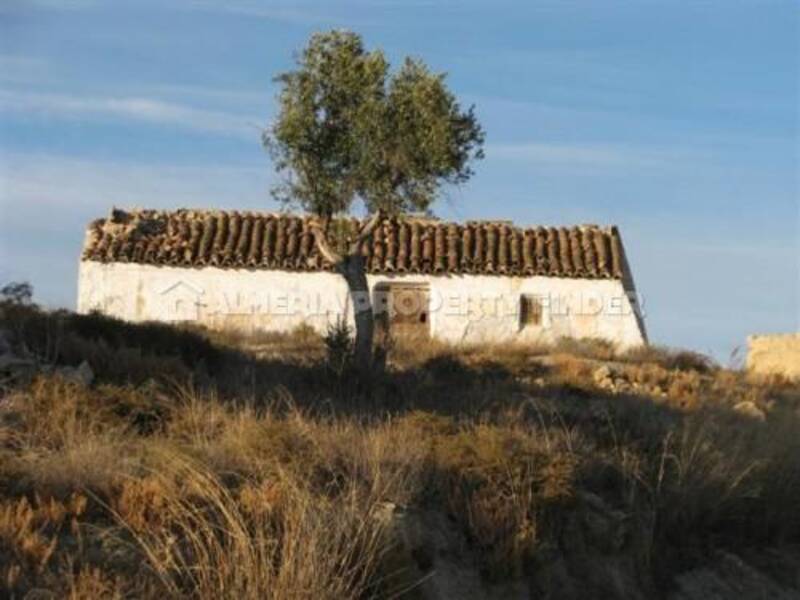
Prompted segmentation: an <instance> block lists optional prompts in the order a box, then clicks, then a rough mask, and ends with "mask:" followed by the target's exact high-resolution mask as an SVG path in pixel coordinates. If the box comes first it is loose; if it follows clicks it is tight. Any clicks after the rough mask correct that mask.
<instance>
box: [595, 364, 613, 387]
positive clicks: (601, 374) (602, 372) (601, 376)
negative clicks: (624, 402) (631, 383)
mask: <svg viewBox="0 0 800 600" xmlns="http://www.w3.org/2000/svg"><path fill="white" fill-rule="evenodd" d="M611 375H612V373H611V368H610V367H609V366H608V365H603V366H600V367H597V368H596V369H595V370H594V372H593V373H592V379H594V382H595V383H596V384H597V385H601V384H603V383H604V382H606V381H610V380H611Z"/></svg>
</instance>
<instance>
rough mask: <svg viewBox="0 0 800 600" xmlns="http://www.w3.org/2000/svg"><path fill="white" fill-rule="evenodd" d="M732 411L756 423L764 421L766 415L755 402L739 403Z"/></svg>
mask: <svg viewBox="0 0 800 600" xmlns="http://www.w3.org/2000/svg"><path fill="white" fill-rule="evenodd" d="M733 410H734V411H736V412H737V413H739V414H740V415H742V416H745V417H749V418H751V419H755V420H757V421H766V419H767V414H766V413H765V412H764V411H763V410H761V409H760V408H759V407H758V406H757V405H756V403H755V402H752V401H750V400H744V401H742V402H739V403H738V404H736V405H735V406H734V407H733Z"/></svg>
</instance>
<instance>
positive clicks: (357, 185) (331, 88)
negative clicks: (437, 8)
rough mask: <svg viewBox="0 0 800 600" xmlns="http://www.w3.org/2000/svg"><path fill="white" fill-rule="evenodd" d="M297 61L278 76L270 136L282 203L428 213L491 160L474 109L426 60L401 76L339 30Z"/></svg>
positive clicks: (325, 209)
mask: <svg viewBox="0 0 800 600" xmlns="http://www.w3.org/2000/svg"><path fill="white" fill-rule="evenodd" d="M296 63H297V68H296V69H295V70H292V71H289V72H286V73H282V74H281V75H279V76H278V77H277V78H276V81H277V82H278V83H280V84H281V90H280V94H279V98H278V100H279V112H278V116H277V119H276V120H275V122H274V123H273V125H272V126H271V127H270V128H269V129H268V130H267V131H266V132H265V135H264V142H265V144H266V146H267V147H268V149H269V150H270V153H271V155H272V157H273V160H274V161H275V165H276V167H277V169H278V171H279V173H281V174H282V175H283V176H284V177H283V179H282V183H281V184H280V185H279V186H277V187H276V189H275V190H274V194H275V196H276V197H277V198H278V199H279V200H282V201H283V202H288V203H296V204H299V206H300V207H301V208H303V209H304V210H306V211H308V212H311V213H313V214H316V215H319V216H321V217H328V218H329V217H331V216H333V215H335V214H337V213H342V212H346V211H348V210H349V209H350V208H351V206H352V205H353V203H354V202H355V201H356V200H361V201H362V202H363V203H364V205H365V207H366V209H367V211H368V212H375V211H378V210H381V211H383V212H389V213H395V212H404V211H424V210H427V209H428V208H429V206H430V204H431V202H432V201H433V200H434V198H435V196H436V192H437V191H438V189H439V188H440V186H441V185H442V184H446V183H450V184H457V183H461V182H464V181H466V180H467V179H469V177H470V176H471V175H472V173H473V172H472V168H471V162H472V160H474V159H479V158H481V157H482V156H483V153H482V145H483V140H484V134H483V130H482V128H481V127H480V125H479V123H478V121H477V118H476V117H475V114H474V108H473V107H470V108H469V109H467V110H463V109H462V108H461V106H460V105H459V103H458V102H457V101H456V98H455V96H454V95H453V94H452V92H450V90H449V89H448V88H447V86H446V85H445V75H444V74H442V73H434V72H432V71H431V70H430V69H429V68H428V67H427V66H426V65H425V64H424V63H423V62H422V61H421V60H418V59H412V58H406V59H405V61H404V62H403V64H402V65H401V66H400V67H399V69H397V70H396V71H395V72H392V71H391V70H390V65H389V62H388V61H387V59H386V57H385V55H384V53H383V52H382V51H381V50H371V51H368V50H366V49H365V48H364V44H363V41H362V39H361V37H360V36H359V35H358V34H355V33H352V32H347V31H331V32H327V33H318V34H315V35H313V36H312V37H311V39H310V41H309V43H308V45H307V46H306V47H305V48H304V49H303V51H302V52H301V54H300V55H299V56H298V57H297V59H296Z"/></svg>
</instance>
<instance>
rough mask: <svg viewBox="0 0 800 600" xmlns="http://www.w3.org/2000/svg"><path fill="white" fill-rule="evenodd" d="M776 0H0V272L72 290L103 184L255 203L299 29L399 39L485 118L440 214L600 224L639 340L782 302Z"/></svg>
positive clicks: (787, 278) (787, 124) (766, 311)
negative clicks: (619, 243)
mask: <svg viewBox="0 0 800 600" xmlns="http://www.w3.org/2000/svg"><path fill="white" fill-rule="evenodd" d="M799 19H800V9H799V8H798V4H797V2H796V1H794V0H792V1H770V0H758V1H756V0H753V1H747V0H726V1H722V0H706V1H700V0H697V1H689V0H684V1H683V2H673V1H669V0H638V1H634V0H627V1H615V0H604V1H595V0H575V1H569V0H561V1H538V2H534V1H531V2H504V1H493V2H476V1H473V0H460V1H443V2H435V1H415V0H379V1H372V2H367V1H366V0H362V1H347V2H330V1H328V2H323V1H319V0H318V1H315V2H303V1H301V2H271V1H255V0H226V1H224V2H222V1H220V2H211V1H204V0H137V1H135V2H134V1H129V0H114V1H113V2H112V1H111V0H106V1H101V0H3V2H2V3H0V281H9V280H29V281H31V282H32V283H33V284H34V287H35V291H36V296H37V298H38V300H39V301H40V302H42V303H45V304H47V305H50V306H67V307H74V304H75V295H76V286H75V281H76V272H77V261H78V254H79V249H80V244H81V240H82V236H83V229H84V227H85V224H86V223H87V222H88V221H89V220H90V219H92V218H95V217H97V216H103V215H105V214H107V212H108V210H109V208H110V207H111V206H112V205H118V206H147V207H182V206H194V207H236V208H264V209H274V208H275V206H274V204H273V202H272V200H271V199H270V196H269V188H270V185H271V184H272V183H273V182H274V180H275V177H274V174H273V169H272V166H271V165H270V162H269V159H268V157H267V156H266V155H265V153H264V151H263V150H262V149H261V146H260V143H259V135H260V133H259V132H260V129H261V128H262V127H263V126H264V125H265V124H267V123H268V122H269V120H270V119H271V118H272V117H273V115H274V110H275V102H274V97H275V93H276V89H275V86H274V84H273V83H272V77H273V75H275V74H276V73H278V72H280V71H282V70H286V69H287V68H289V67H290V66H291V64H292V62H291V61H292V54H293V52H295V51H297V50H298V49H300V48H301V47H302V46H303V44H304V42H305V41H306V40H307V38H308V36H309V34H310V33H312V32H314V31H318V30H325V29H331V28H348V29H352V30H355V31H358V32H360V33H362V34H363V35H364V37H365V41H366V43H367V45H368V46H380V47H382V48H384V49H385V51H386V52H387V53H388V55H389V56H390V58H391V59H392V60H393V61H394V62H395V63H397V62H398V61H399V59H401V58H402V57H403V56H405V55H407V54H411V55H415V56H419V57H421V58H423V59H424V60H425V61H426V62H428V64H429V65H431V67H433V68H434V69H436V70H440V71H446V72H448V73H449V83H450V85H451V87H452V88H453V89H454V91H455V92H456V94H457V95H458V96H459V97H460V98H461V99H462V100H463V102H464V103H465V104H471V103H474V104H475V106H476V111H477V114H478V116H479V118H480V120H481V122H482V123H483V125H484V127H485V129H486V132H487V141H486V159H485V160H483V161H482V162H480V163H478V164H477V166H476V172H477V174H476V176H475V177H474V178H473V179H472V180H471V181H470V182H468V183H467V184H466V185H464V186H462V187H460V188H452V189H448V190H444V191H443V193H442V198H441V199H440V200H439V202H438V203H437V205H436V208H435V211H436V212H437V214H438V215H439V216H441V217H443V218H447V219H456V220H463V219H468V218H504V219H513V220H515V221H517V222H519V223H521V224H537V223H542V224H574V223H601V224H605V223H616V224H618V225H619V226H620V227H621V230H622V234H623V238H624V240H625V244H626V248H627V251H628V255H629V259H630V262H631V264H632V268H633V270H634V276H635V278H636V281H637V285H638V288H639V290H640V292H641V293H642V295H643V297H644V304H645V311H646V321H647V325H648V329H649V333H650V336H651V338H652V340H653V341H655V342H659V343H664V344H669V345H676V346H683V347H690V348H693V349H696V350H699V351H703V352H710V353H712V354H713V355H714V356H715V357H716V358H717V359H718V360H720V361H722V362H723V363H724V362H727V361H728V359H729V355H730V353H731V351H733V349H734V348H736V347H738V346H742V345H743V344H744V343H745V339H746V336H747V334H748V333H753V332H778V331H793V330H797V329H798V323H799V322H800V245H799V244H800V209H799V208H798V206H799V203H800V200H799V199H798V196H799V192H800V180H799V179H798V161H799V160H800V151H799V149H798V105H799V104H798V100H800V98H798V95H799V93H798V73H799V68H800V42H799V41H798V40H800V36H799V35H798V33H799V31H798V29H799V26H798V25H799Z"/></svg>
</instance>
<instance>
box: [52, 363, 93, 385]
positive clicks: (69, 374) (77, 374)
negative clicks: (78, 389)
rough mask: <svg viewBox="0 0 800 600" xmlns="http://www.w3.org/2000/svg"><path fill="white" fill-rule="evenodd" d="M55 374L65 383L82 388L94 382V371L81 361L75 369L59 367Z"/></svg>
mask: <svg viewBox="0 0 800 600" xmlns="http://www.w3.org/2000/svg"><path fill="white" fill-rule="evenodd" d="M56 373H58V374H59V375H60V376H61V377H63V378H64V379H66V380H67V381H72V382H74V383H77V384H79V385H82V386H84V387H88V386H90V385H91V384H92V382H93V381H94V371H92V367H91V366H89V363H88V362H86V361H83V362H82V363H81V364H80V365H78V366H77V367H61V368H60V369H58V370H57V371H56Z"/></svg>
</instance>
